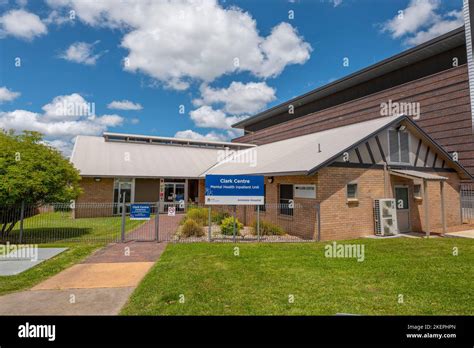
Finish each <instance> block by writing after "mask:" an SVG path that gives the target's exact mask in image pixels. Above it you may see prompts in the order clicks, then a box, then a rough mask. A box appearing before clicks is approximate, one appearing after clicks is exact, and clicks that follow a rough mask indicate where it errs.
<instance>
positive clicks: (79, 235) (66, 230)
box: [0, 227, 117, 244]
mask: <svg viewBox="0 0 474 348" xmlns="http://www.w3.org/2000/svg"><path fill="white" fill-rule="evenodd" d="M92 232H93V229H92V228H87V227H82V228H79V227H62V228H60V229H58V228H54V227H43V228H25V229H24V231H23V235H22V243H37V244H40V243H51V242H56V241H76V240H81V241H87V240H88V239H90V240H91V241H99V240H100V241H102V240H113V239H114V238H115V237H116V234H117V233H113V232H111V233H110V234H108V235H101V236H95V235H94V234H93V233H92ZM88 237H89V238H88ZM7 241H8V242H10V243H18V242H19V241H20V231H19V230H14V231H12V233H11V234H10V235H9V236H8V237H7V239H6V240H2V241H0V243H4V242H7Z"/></svg>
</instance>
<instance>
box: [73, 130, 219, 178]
mask: <svg viewBox="0 0 474 348" xmlns="http://www.w3.org/2000/svg"><path fill="white" fill-rule="evenodd" d="M223 151H224V150H223V149H222V148H215V147H213V148H206V147H196V146H176V145H164V144H147V143H130V142H120V141H106V140H105V138H104V137H93V136H78V137H77V138H76V143H75V145H74V150H73V153H72V156H71V162H72V163H73V164H74V166H75V167H76V168H77V169H78V170H79V171H80V174H81V175H83V176H111V177H112V176H113V177H118V176H124V177H143V178H147V177H175V178H197V177H199V175H200V174H201V173H202V172H204V171H205V170H207V169H208V168H210V167H211V166H213V165H214V164H215V163H216V162H217V161H218V160H219V159H220V158H219V155H221V156H222V153H223Z"/></svg>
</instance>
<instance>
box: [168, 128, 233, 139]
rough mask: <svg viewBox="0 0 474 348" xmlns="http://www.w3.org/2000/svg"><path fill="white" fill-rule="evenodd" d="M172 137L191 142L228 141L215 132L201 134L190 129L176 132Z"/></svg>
mask: <svg viewBox="0 0 474 348" xmlns="http://www.w3.org/2000/svg"><path fill="white" fill-rule="evenodd" d="M174 136H175V137H176V138H182V139H192V140H213V141H227V140H228V139H227V137H226V136H225V135H223V134H218V133H216V132H209V133H207V134H201V133H198V132H195V131H193V130H191V129H187V130H184V131H179V132H176V134H175V135H174Z"/></svg>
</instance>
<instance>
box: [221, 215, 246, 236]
mask: <svg viewBox="0 0 474 348" xmlns="http://www.w3.org/2000/svg"><path fill="white" fill-rule="evenodd" d="M242 228H244V224H243V223H241V222H240V221H239V220H238V219H237V218H236V219H235V234H236V235H237V236H239V235H240V230H241V229H242ZM221 233H222V234H223V235H226V236H233V235H234V218H233V217H232V216H229V217H226V218H225V219H223V220H222V222H221Z"/></svg>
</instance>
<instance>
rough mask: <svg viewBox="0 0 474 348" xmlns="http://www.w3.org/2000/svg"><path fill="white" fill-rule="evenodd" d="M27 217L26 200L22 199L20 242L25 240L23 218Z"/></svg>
mask: <svg viewBox="0 0 474 348" xmlns="http://www.w3.org/2000/svg"><path fill="white" fill-rule="evenodd" d="M24 218H25V200H22V201H21V211H20V244H21V242H22V240H23V220H24Z"/></svg>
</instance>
